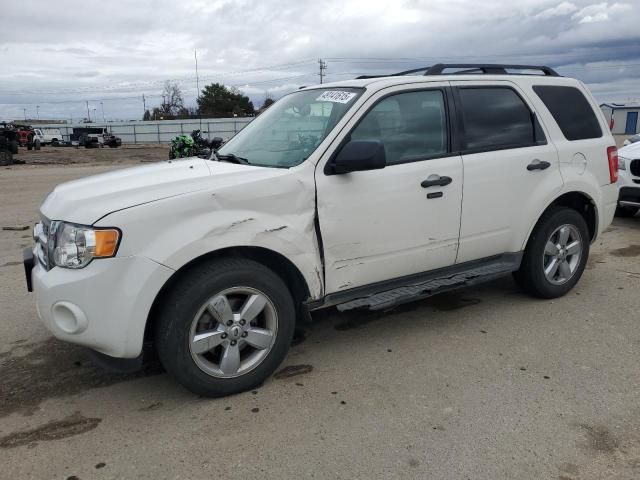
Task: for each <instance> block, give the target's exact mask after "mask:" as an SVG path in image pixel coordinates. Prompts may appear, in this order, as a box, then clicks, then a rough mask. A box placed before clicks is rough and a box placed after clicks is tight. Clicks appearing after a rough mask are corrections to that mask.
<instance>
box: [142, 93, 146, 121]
mask: <svg viewBox="0 0 640 480" xmlns="http://www.w3.org/2000/svg"><path fill="white" fill-rule="evenodd" d="M142 110H143V112H142V115H143V117H142V118H144V114H145V113H147V101H146V100H145V98H144V93H143V94H142Z"/></svg>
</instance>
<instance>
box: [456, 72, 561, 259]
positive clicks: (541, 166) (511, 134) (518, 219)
mask: <svg viewBox="0 0 640 480" xmlns="http://www.w3.org/2000/svg"><path fill="white" fill-rule="evenodd" d="M451 84H452V85H453V86H454V98H455V99H456V106H457V111H458V121H459V123H458V128H459V131H460V133H461V137H462V138H461V149H462V161H463V165H464V187H463V204H462V219H461V224H460V246H459V251H458V258H457V263H462V262H467V261H470V260H476V259H480V258H486V257H490V256H493V255H499V254H502V253H508V252H519V251H521V250H522V246H523V243H524V241H525V239H526V235H527V234H528V231H529V229H530V227H531V222H532V219H535V218H537V216H538V215H539V213H540V211H541V209H543V208H544V206H545V205H547V204H548V203H549V202H550V201H551V199H553V198H554V196H555V195H556V194H557V192H559V191H560V190H561V188H562V177H561V175H560V169H559V163H558V154H557V151H556V148H555V146H554V145H553V144H552V143H551V142H550V141H548V135H547V133H546V132H545V129H544V128H543V126H542V125H541V124H540V122H539V120H538V119H537V116H536V115H535V114H534V110H533V107H532V105H531V104H530V103H529V101H528V100H527V98H526V97H525V95H524V93H523V92H522V91H521V90H520V89H519V88H518V87H517V85H515V84H514V83H512V82H509V81H482V80H477V81H454V82H451Z"/></svg>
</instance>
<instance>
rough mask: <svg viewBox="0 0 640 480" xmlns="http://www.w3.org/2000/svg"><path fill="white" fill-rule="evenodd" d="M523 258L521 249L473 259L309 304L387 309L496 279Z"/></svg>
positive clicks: (346, 307) (340, 307)
mask: <svg viewBox="0 0 640 480" xmlns="http://www.w3.org/2000/svg"><path fill="white" fill-rule="evenodd" d="M521 260H522V252H519V253H506V254H503V255H497V256H494V257H489V258H486V259H481V260H474V261H471V262H465V263H462V264H459V265H454V266H453V267H446V268H440V269H437V270H433V271H430V272H426V273H420V274H417V275H410V276H408V277H403V278H399V279H395V280H392V281H388V282H379V283H375V284H372V285H366V286H363V287H358V288H353V289H350V290H345V291H342V292H337V293H333V294H330V295H327V296H326V297H325V298H324V300H323V301H321V302H314V303H312V304H309V305H308V307H309V309H310V310H315V309H318V308H324V307H329V306H333V305H336V306H337V308H338V310H340V311H346V310H353V309H357V308H361V309H368V310H384V309H387V308H391V307H394V306H396V305H399V304H402V303H406V302H411V301H414V300H418V299H422V298H427V297H430V296H433V295H436V294H438V293H442V292H446V291H449V290H453V289H457V288H461V287H466V286H469V285H474V284H477V283H483V282H486V281H489V280H493V279H495V278H498V277H501V276H503V275H505V274H508V273H511V272H514V271H516V270H518V268H520V262H521Z"/></svg>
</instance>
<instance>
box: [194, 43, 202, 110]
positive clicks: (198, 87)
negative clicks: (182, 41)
mask: <svg viewBox="0 0 640 480" xmlns="http://www.w3.org/2000/svg"><path fill="white" fill-rule="evenodd" d="M193 57H194V58H195V59H196V91H197V92H198V94H197V95H196V98H200V78H199V77H198V50H196V49H195V48H194V49H193Z"/></svg>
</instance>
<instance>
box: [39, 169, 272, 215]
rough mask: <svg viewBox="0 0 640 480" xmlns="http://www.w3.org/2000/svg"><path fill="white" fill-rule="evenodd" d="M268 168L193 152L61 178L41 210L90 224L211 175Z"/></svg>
mask: <svg viewBox="0 0 640 480" xmlns="http://www.w3.org/2000/svg"><path fill="white" fill-rule="evenodd" d="M273 170H279V169H271V168H263V167H254V166H251V165H237V164H233V163H226V162H212V161H210V160H204V159H202V158H197V157H193V158H185V159H180V160H168V161H164V162H157V163H151V164H148V165H142V166H137V167H131V168H124V169H122V170H116V171H113V172H108V173H103V174H100V175H93V176H91V177H87V178H83V179H80V180H74V181H71V182H67V183H63V184H60V185H58V186H57V187H56V188H55V189H54V190H53V192H51V193H50V194H49V196H48V197H47V198H46V199H45V201H44V203H43V204H42V206H41V207H40V211H41V213H42V214H43V215H44V216H45V217H47V218H48V219H50V220H64V221H67V222H73V223H79V224H83V225H92V224H93V223H95V222H96V221H98V220H99V219H100V218H102V217H104V216H105V215H108V214H110V213H112V212H115V211H118V210H124V209H126V208H131V207H135V206H136V205H142V204H144V203H150V202H154V201H157V200H161V199H164V198H169V197H174V196H178V195H184V194H187V193H191V192H196V191H199V190H205V189H209V188H211V187H212V186H213V184H214V180H213V179H212V177H216V179H217V180H222V179H224V180H225V181H224V183H229V182H233V181H234V178H236V177H240V176H241V177H243V178H244V177H245V176H247V175H249V176H253V177H255V176H269V171H273ZM215 183H217V182H215Z"/></svg>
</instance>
